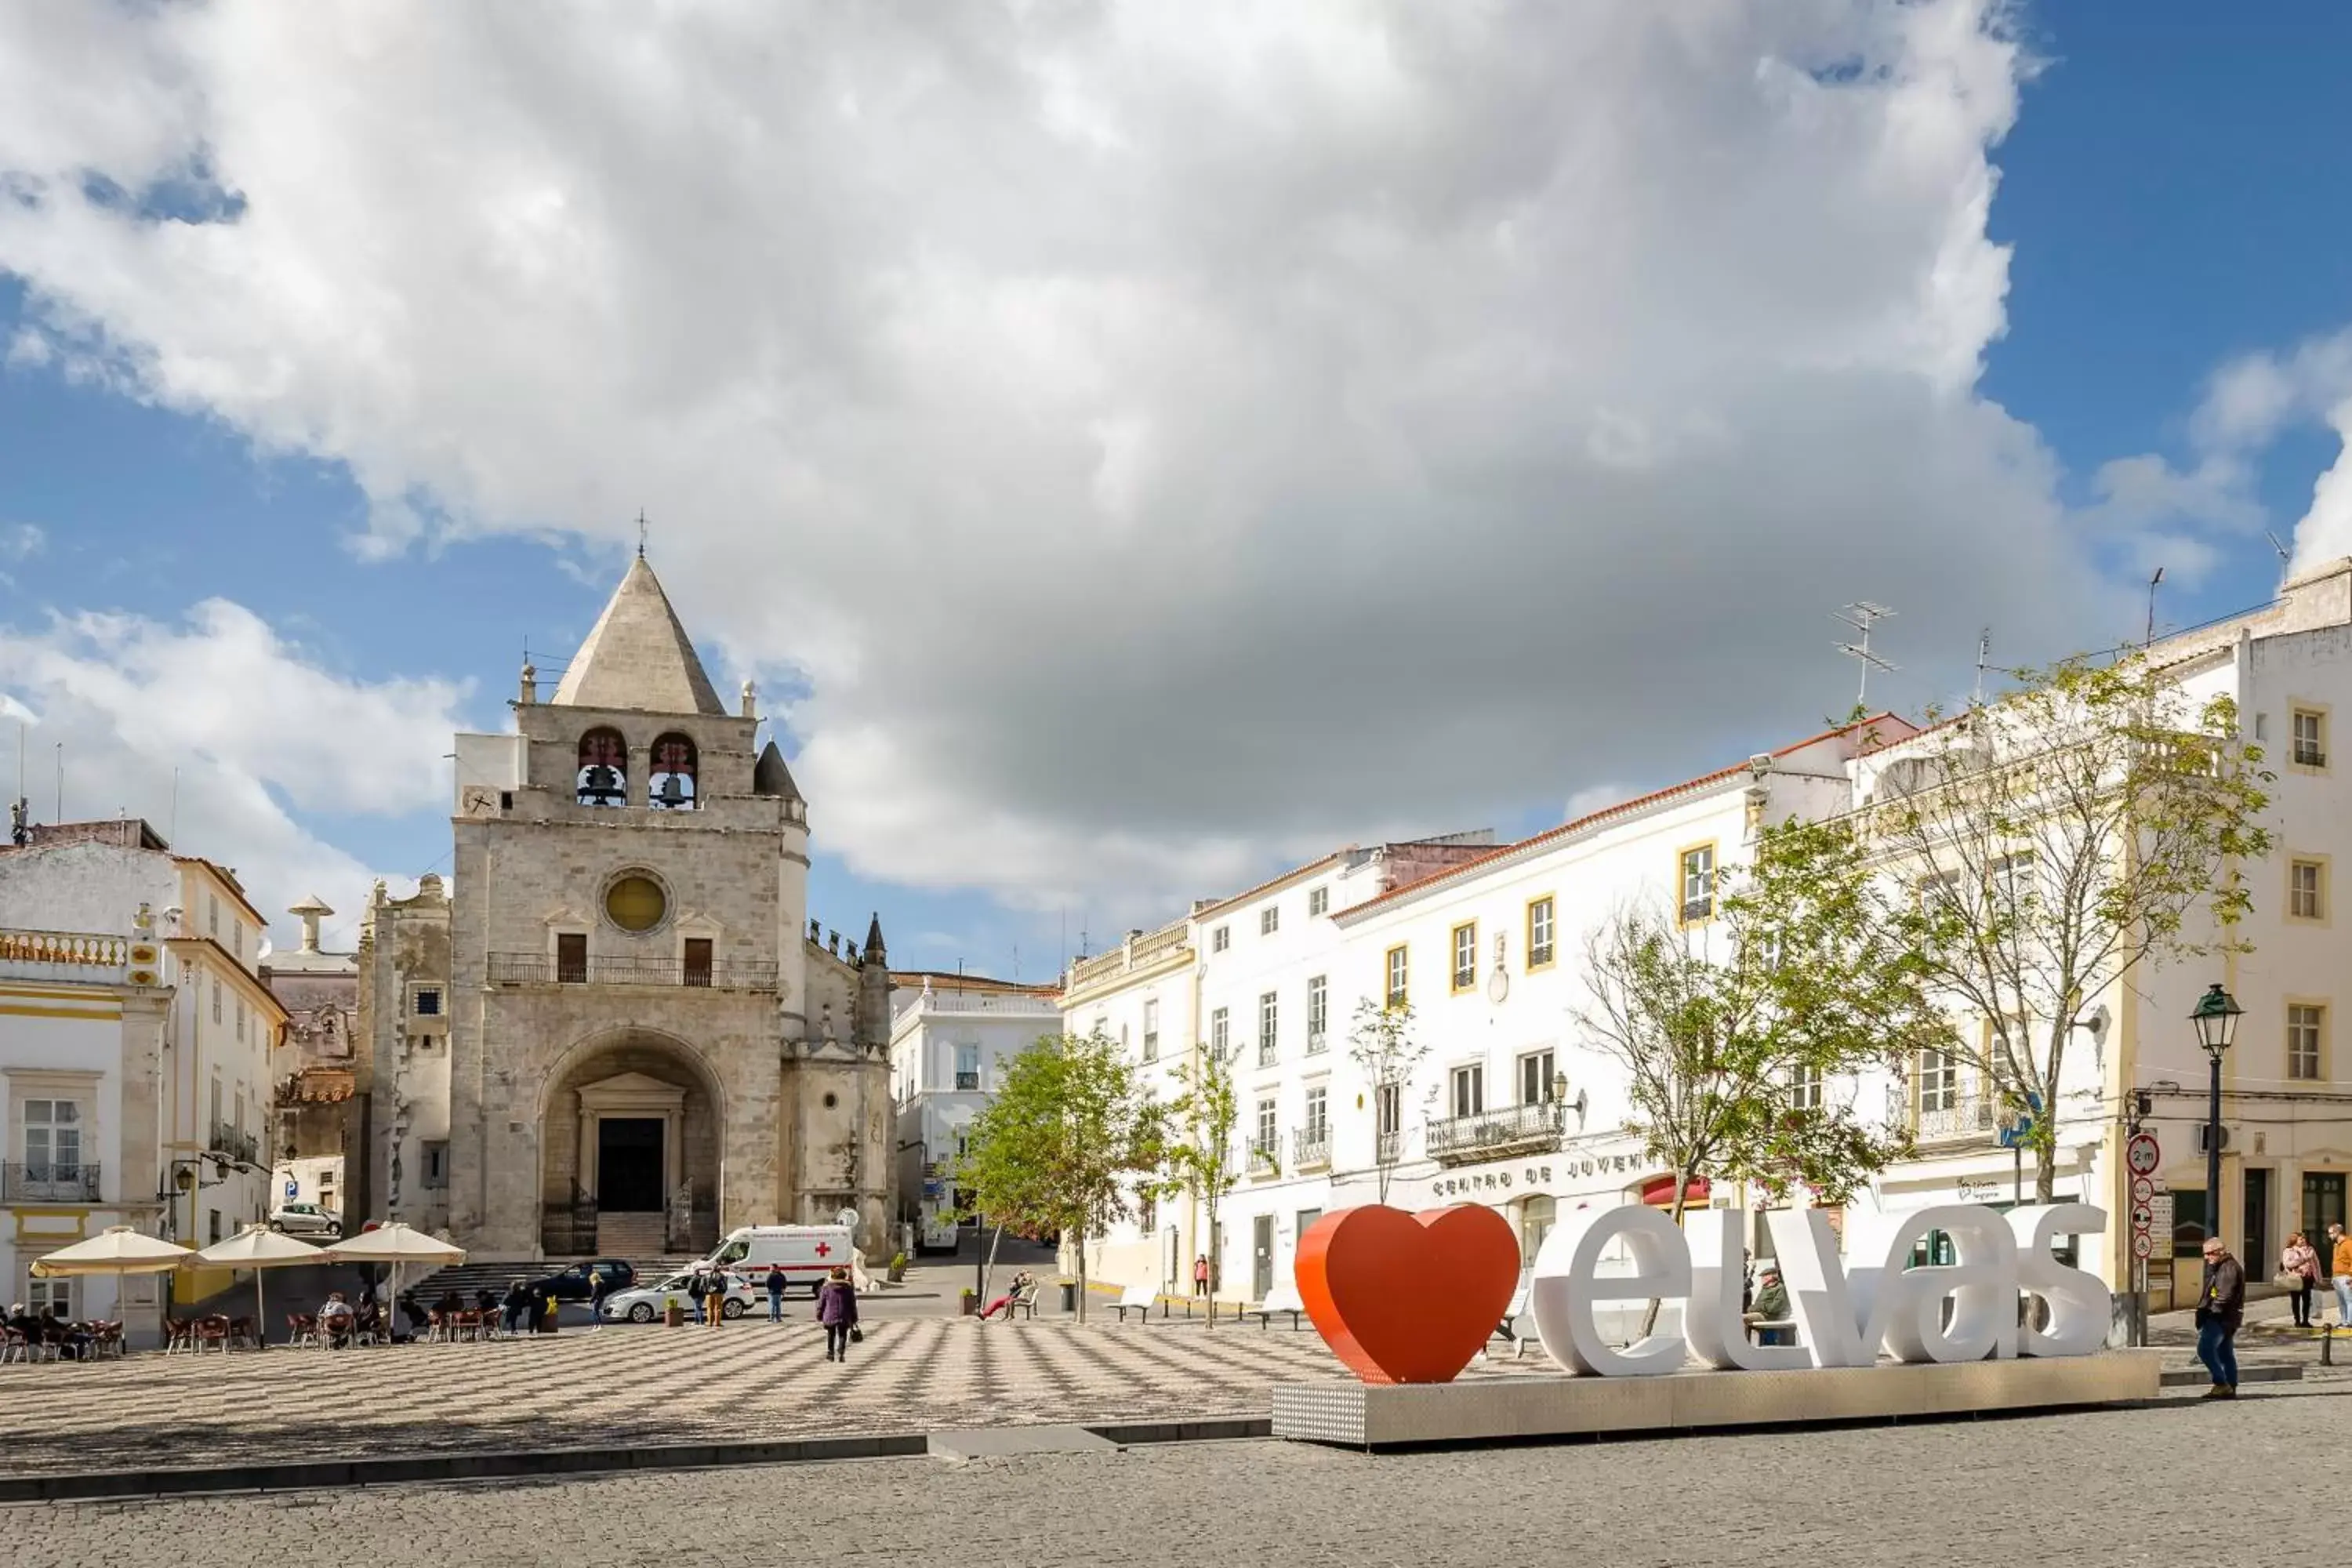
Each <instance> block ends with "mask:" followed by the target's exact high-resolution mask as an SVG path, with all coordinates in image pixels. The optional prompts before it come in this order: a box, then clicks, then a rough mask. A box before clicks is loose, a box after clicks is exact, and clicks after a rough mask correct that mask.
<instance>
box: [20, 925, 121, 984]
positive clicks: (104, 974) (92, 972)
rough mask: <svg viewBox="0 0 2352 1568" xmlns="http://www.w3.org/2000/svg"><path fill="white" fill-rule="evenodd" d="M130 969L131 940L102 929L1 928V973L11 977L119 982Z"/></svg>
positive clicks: (102, 982)
mask: <svg viewBox="0 0 2352 1568" xmlns="http://www.w3.org/2000/svg"><path fill="white" fill-rule="evenodd" d="M130 971H131V939H130V938H128V937H121V936H108V935H106V934H105V933H104V932H102V931H30V930H13V929H12V930H0V975H5V976H6V977H7V978H9V979H11V980H63V981H80V982H82V983H83V984H98V985H119V984H122V983H123V981H124V980H125V979H127V978H128V977H129V974H130Z"/></svg>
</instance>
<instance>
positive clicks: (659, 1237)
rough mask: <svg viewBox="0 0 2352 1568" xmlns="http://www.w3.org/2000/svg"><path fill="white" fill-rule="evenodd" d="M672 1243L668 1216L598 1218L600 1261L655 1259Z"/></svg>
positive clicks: (610, 1216) (615, 1215)
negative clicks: (605, 1259)
mask: <svg viewBox="0 0 2352 1568" xmlns="http://www.w3.org/2000/svg"><path fill="white" fill-rule="evenodd" d="M668 1241H669V1221H668V1217H667V1215H662V1214H658V1213H655V1214H612V1213H604V1214H600V1215H597V1216H596V1253H597V1256H599V1257H601V1258H653V1257H656V1256H658V1255H659V1254H660V1252H661V1250H662V1248H663V1247H665V1246H667V1244H668Z"/></svg>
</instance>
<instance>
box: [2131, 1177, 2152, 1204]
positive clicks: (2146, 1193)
mask: <svg viewBox="0 0 2352 1568" xmlns="http://www.w3.org/2000/svg"><path fill="white" fill-rule="evenodd" d="M2154 1196H2156V1184H2155V1183H2154V1182H2151V1181H2149V1180H2148V1179H2147V1177H2146V1176H2134V1177H2133V1178H2132V1202H2134V1203H2136V1204H2144V1203H2146V1202H2147V1200H2148V1199H2150V1198H2152V1197H2154Z"/></svg>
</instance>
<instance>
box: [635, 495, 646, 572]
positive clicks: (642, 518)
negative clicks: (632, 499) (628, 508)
mask: <svg viewBox="0 0 2352 1568" xmlns="http://www.w3.org/2000/svg"><path fill="white" fill-rule="evenodd" d="M645 558H646V509H645V508H643V507H639V508H637V559H638V560H640V561H643V560H644V559H645Z"/></svg>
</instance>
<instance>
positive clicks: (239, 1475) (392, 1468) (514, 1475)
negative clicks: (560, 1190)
mask: <svg viewBox="0 0 2352 1568" xmlns="http://www.w3.org/2000/svg"><path fill="white" fill-rule="evenodd" d="M1273 1426H1274V1424H1273V1422H1272V1421H1271V1420H1270V1419H1268V1418H1267V1417H1265V1416H1232V1417H1223V1418H1216V1417H1212V1418H1206V1419H1201V1420H1192V1421H1146V1422H1138V1423H1133V1424H1129V1425H1124V1426H1088V1427H1087V1428H1086V1430H1087V1431H1089V1432H1091V1433H1093V1434H1094V1435H1095V1436H1098V1437H1103V1438H1106V1439H1108V1441H1110V1442H1113V1443H1117V1444H1119V1445H1122V1446H1137V1445H1141V1444H1147V1443H1204V1442H1217V1441H1227V1440H1232V1439H1234V1438H1244V1437H1265V1436H1271V1435H1272V1432H1273ZM929 1450H930V1435H929V1433H926V1432H897V1433H888V1434H885V1435H881V1436H863V1437H802V1438H785V1439H777V1440H774V1441H767V1442H742V1443H678V1444H671V1445H667V1446H664V1447H649V1448H634V1449H618V1450H615V1449H605V1448H545V1449H540V1450H537V1451H535V1452H524V1453H515V1452H511V1451H507V1452H498V1451H490V1452H483V1453H465V1454H415V1455H407V1456H404V1457H398V1458H383V1459H318V1460H310V1461H306V1462H303V1463H300V1464H288V1465H266V1464H254V1465H220V1466H214V1467H210V1468H196V1469H175V1470H80V1471H70V1472H65V1473H61V1474H58V1475H44V1476H0V1504H6V1503H41V1502H86V1501H93V1500H108V1499H114V1500H121V1499H131V1498H162V1497H184V1496H193V1495H202V1494H205V1493H218V1492H282V1491H310V1490H318V1489H330V1490H348V1489H352V1488H356V1487H385V1486H400V1485H413V1484H415V1483H417V1482H425V1481H485V1480H512V1479H529V1478H534V1477H541V1476H588V1475H609V1474H616V1473H624V1472H634V1471H646V1470H698V1469H715V1468H724V1467H729V1466H735V1465H793V1464H811V1463H814V1462H817V1461H820V1460H825V1459H893V1458H920V1457H921V1456H923V1455H925V1454H927V1453H929Z"/></svg>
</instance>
